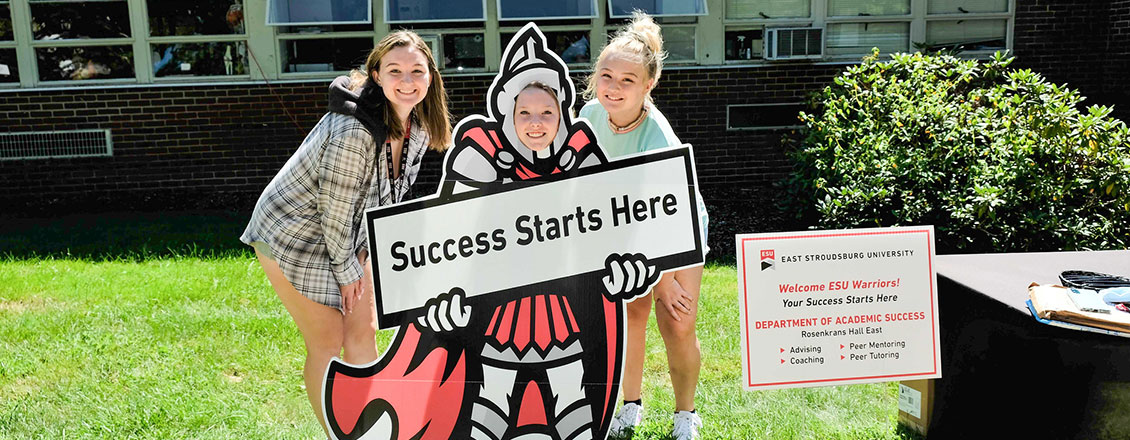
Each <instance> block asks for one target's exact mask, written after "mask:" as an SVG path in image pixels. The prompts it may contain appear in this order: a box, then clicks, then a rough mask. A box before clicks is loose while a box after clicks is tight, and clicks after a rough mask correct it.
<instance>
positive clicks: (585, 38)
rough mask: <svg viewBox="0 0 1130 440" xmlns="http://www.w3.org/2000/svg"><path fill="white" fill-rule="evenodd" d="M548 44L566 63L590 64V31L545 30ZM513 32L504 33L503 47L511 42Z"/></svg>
mask: <svg viewBox="0 0 1130 440" xmlns="http://www.w3.org/2000/svg"><path fill="white" fill-rule="evenodd" d="M542 33H544V34H545V41H546V45H547V46H548V49H549V50H552V51H553V52H554V53H556V54H557V55H558V56H560V57H561V61H564V62H565V64H588V63H589V62H590V60H591V58H590V53H591V52H590V50H591V49H590V47H589V46H590V45H589V31H587V30H584V31H582V30H578V31H543V32H542ZM511 38H514V33H513V32H508V33H504V34H502V48H503V49H504V50H505V49H506V45H507V44H510V39H511Z"/></svg>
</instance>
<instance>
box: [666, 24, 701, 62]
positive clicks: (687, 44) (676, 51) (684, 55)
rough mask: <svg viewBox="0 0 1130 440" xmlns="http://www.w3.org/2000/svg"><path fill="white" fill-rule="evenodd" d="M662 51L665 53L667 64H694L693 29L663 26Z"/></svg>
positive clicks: (691, 27)
mask: <svg viewBox="0 0 1130 440" xmlns="http://www.w3.org/2000/svg"><path fill="white" fill-rule="evenodd" d="M662 32H663V49H664V50H666V51H667V60H666V61H665V62H666V63H668V64H675V63H693V62H695V46H694V45H695V38H694V35H695V27H694V26H675V25H664V26H663V27H662Z"/></svg>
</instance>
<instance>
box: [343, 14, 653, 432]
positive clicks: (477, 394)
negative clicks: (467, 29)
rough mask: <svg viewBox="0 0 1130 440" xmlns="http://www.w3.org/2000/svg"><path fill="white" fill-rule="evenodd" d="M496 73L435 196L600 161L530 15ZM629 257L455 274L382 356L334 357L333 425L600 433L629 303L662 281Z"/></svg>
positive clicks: (640, 258)
mask: <svg viewBox="0 0 1130 440" xmlns="http://www.w3.org/2000/svg"><path fill="white" fill-rule="evenodd" d="M499 71H500V72H499V74H498V75H497V76H496V77H495V79H494V82H493V83H492V85H491V87H490V89H489V90H488V108H487V111H488V115H487V116H470V117H467V118H465V119H463V120H462V121H461V122H460V123H459V124H458V126H457V127H456V129H455V136H454V142H455V145H454V147H453V148H452V149H450V150H449V151H448V153H447V156H446V157H445V161H444V175H443V181H442V182H441V184H440V189H439V193H438V194H437V195H436V196H435V197H436V199H437V200H440V201H443V200H447V199H450V198H453V197H467V196H474V195H475V194H473V193H475V192H484V193H485V192H489V191H492V190H498V189H500V188H502V189H509V188H511V187H512V186H514V185H523V184H537V183H538V182H539V181H544V180H547V179H568V178H571V176H573V175H575V174H577V173H578V170H582V169H585V168H587V167H591V166H597V165H601V164H605V163H606V162H607V159H606V156H605V154H604V151H603V150H602V149H601V148H600V146H599V145H597V142H596V137H595V136H594V135H593V133H592V130H591V128H590V127H589V126H588V124H587V121H584V120H580V121H575V120H573V118H572V116H571V113H572V111H571V109H572V107H573V103H574V96H575V90H574V87H573V83H572V81H571V80H570V78H569V75H568V69H567V67H566V66H565V63H563V62H562V61H561V59H560V58H559V57H558V56H557V55H556V54H555V53H553V52H552V51H550V50H549V49H548V48H547V47H546V40H545V36H544V35H542V33H541V31H540V30H538V28H537V27H536V26H534V25H533V23H530V24H527V25H526V26H525V27H523V28H522V30H521V31H519V32H518V33H517V34H516V35H515V37H514V38H513V39H512V40H511V41H510V43H509V45H508V46H507V48H506V50H505V51H504V53H503V57H502V65H501V67H500V69H499ZM472 215H473V213H472ZM624 252H625V253H623V254H612V255H608V256H607V258H605V259H604V269H603V270H600V271H597V272H594V273H590V274H587V275H578V276H574V277H567V278H565V279H555V280H548V281H545V282H540V283H535V284H532V285H528V286H523V287H521V288H517V289H510V290H507V291H505V292H499V293H491V294H486V295H470V294H469V293H471V292H464V290H463V288H462V287H461V285H460V280H458V279H452V280H450V281H451V289H450V290H449V291H447V292H435V293H436V295H435V297H434V298H433V299H432V300H430V301H428V303H427V304H426V305H425V306H424V307H422V308H421V309H419V310H422V311H423V312H422V313H417V316H409V317H406V318H405V319H403V320H402V322H400V323H399V327H398V329H397V334H396V336H395V338H394V340H393V342H392V344H391V345H390V346H389V348H388V349H387V350H386V351H385V352H384V354H383V355H382V358H381V359H378V360H377V361H375V362H374V363H372V364H370V365H364V366H354V365H349V364H346V363H344V362H341V361H339V360H337V359H335V360H333V361H331V363H330V366H329V368H328V370H327V376H326V379H325V382H324V383H325V386H324V389H323V411H324V415H325V420H326V422H327V423H328V424H329V426H330V432H331V433H332V434H333V435H334V436H335V437H336V438H337V439H351V440H352V439H365V440H409V439H437V440H438V439H444V440H446V439H466V438H470V439H480V440H503V439H515V440H518V439H521V440H535V439H536V440H575V439H604V438H606V436H607V433H608V426H609V423H610V421H611V418H612V414H613V410H614V408H615V405H616V400H617V395H618V392H619V388H620V374H621V370H622V357H623V351H624V304H625V302H626V301H629V300H631V299H634V298H636V297H638V296H640V295H643V294H645V293H647V291H648V290H649V289H650V288H651V286H652V285H653V284H654V283H655V282H656V281H657V280H658V277H659V271H657V270H656V268H655V266H654V265H652V264H650V263H649V262H648V260H647V258H646V257H645V256H644V255H641V254H638V253H631V252H630V250H627V249H626V250H624ZM554 263H555V262H554V261H529V262H528V264H530V265H543V264H545V265H552V264H554ZM522 270H523V267H483V268H482V269H481V274H482V276H491V275H492V274H493V273H497V272H507V271H522ZM382 324H385V323H382Z"/></svg>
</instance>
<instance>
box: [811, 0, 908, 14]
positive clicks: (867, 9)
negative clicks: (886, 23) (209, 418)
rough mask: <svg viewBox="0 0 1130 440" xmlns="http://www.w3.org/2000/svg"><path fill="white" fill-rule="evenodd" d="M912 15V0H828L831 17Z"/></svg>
mask: <svg viewBox="0 0 1130 440" xmlns="http://www.w3.org/2000/svg"><path fill="white" fill-rule="evenodd" d="M907 14H910V0H898V1H875V0H828V15H831V16H861V17H865V16H879V15H907Z"/></svg>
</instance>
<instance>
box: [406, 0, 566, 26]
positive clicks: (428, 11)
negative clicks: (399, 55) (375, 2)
mask: <svg viewBox="0 0 1130 440" xmlns="http://www.w3.org/2000/svg"><path fill="white" fill-rule="evenodd" d="M546 3H547V4H548V2H546ZM386 4H387V8H386V9H385V21H387V22H389V23H400V22H409V21H422V22H428V21H433V22H435V21H439V22H442V21H484V20H486V1H485V0H459V1H449V0H387V3H386Z"/></svg>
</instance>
